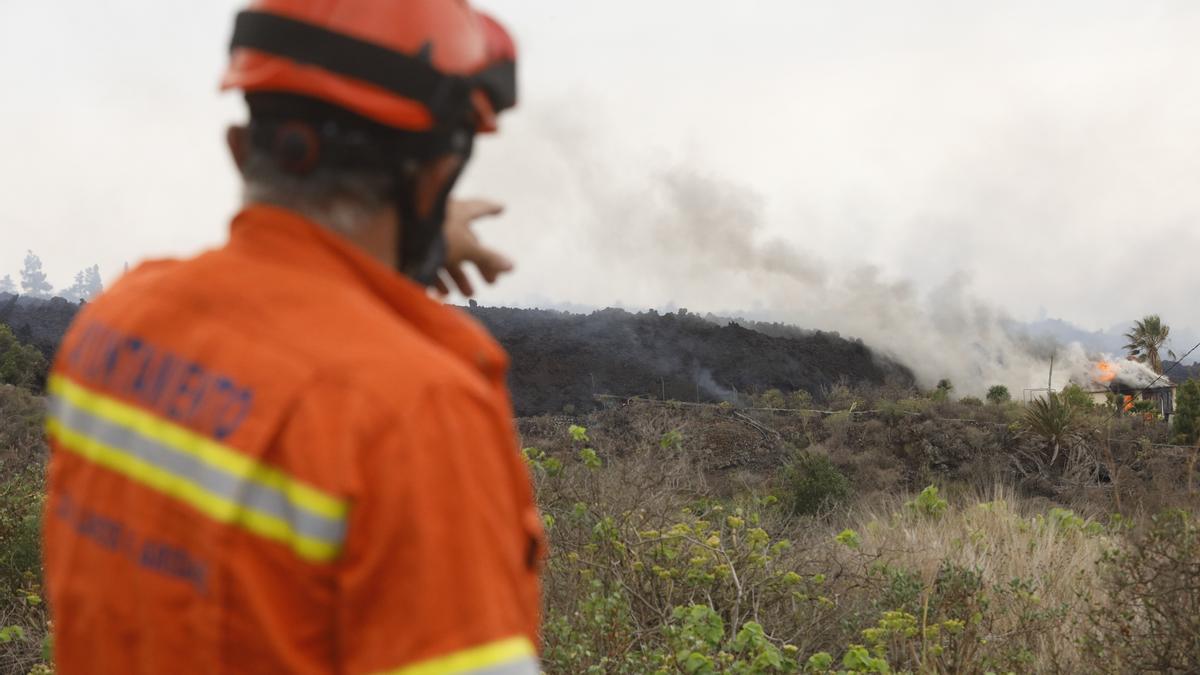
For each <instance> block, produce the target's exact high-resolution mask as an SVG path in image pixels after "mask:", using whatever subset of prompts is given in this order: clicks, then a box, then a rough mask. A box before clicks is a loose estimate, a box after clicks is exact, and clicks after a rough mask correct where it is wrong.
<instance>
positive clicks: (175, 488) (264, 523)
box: [46, 418, 338, 562]
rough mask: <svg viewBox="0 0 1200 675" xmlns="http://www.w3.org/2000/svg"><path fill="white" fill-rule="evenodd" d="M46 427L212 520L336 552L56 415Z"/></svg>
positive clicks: (311, 549) (68, 445)
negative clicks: (64, 422) (75, 428)
mask: <svg viewBox="0 0 1200 675" xmlns="http://www.w3.org/2000/svg"><path fill="white" fill-rule="evenodd" d="M46 429H47V431H49V433H50V434H51V435H52V436H54V437H55V438H56V439H58V440H59V442H60V443H62V447H63V448H64V449H66V450H68V451H70V452H73V453H75V454H77V455H80V456H81V457H84V458H85V459H88V460H90V461H92V462H94V463H96V464H99V465H100V466H103V467H105V468H108V469H110V470H112V471H115V472H117V473H119V474H121V475H123V476H126V477H127V478H130V479H132V480H134V481H136V482H138V483H141V484H143V485H146V486H148V487H150V488H153V489H155V490H157V491H159V492H162V493H163V494H166V495H168V496H170V497H174V498H175V499H178V500H180V501H182V502H184V503H186V504H188V505H190V506H192V507H193V508H195V509H196V510H198V511H200V512H201V513H203V514H205V515H207V516H208V517H210V518H212V519H213V520H216V521H218V522H221V523H228V524H236V525H239V526H241V527H244V528H245V529H247V530H249V531H251V532H253V533H255V534H257V535H259V536H262V537H265V538H267V539H272V540H275V541H280V542H283V543H285V544H288V545H289V546H291V547H292V550H294V551H295V552H296V554H297V555H299V556H301V557H303V558H306V559H308V560H313V561H317V562H321V561H326V560H330V559H332V558H334V557H335V556H336V555H337V553H338V546H337V545H336V544H331V543H329V542H325V541H322V540H320V539H315V538H312V537H306V536H304V535H301V534H299V533H297V532H295V531H293V529H292V527H291V525H289V524H288V523H287V522H286V521H284V520H282V519H280V518H277V517H275V516H272V515H270V514H266V513H261V512H259V511H256V510H253V509H249V508H246V507H245V506H242V505H240V504H237V503H234V502H231V501H229V500H227V499H223V498H221V497H218V496H215V495H213V494H211V493H209V492H206V491H205V490H204V489H203V488H201V487H200V486H198V485H196V484H195V483H192V482H191V481H189V480H187V479H186V478H184V477H181V476H177V475H175V474H173V473H170V472H169V471H165V470H163V469H160V468H159V467H157V466H154V465H153V464H148V463H146V462H144V461H142V460H140V459H138V458H137V457H133V456H130V455H129V454H127V453H125V452H123V451H122V450H121V449H119V448H114V447H111V446H109V445H107V444H105V443H102V442H100V441H98V440H95V439H93V438H89V437H87V436H85V435H83V434H81V433H78V432H76V431H73V430H71V429H68V428H66V427H65V426H63V425H62V424H61V423H59V421H58V420H56V419H53V418H51V419H49V420H48V421H47V422H46Z"/></svg>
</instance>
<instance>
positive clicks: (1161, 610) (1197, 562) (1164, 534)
mask: <svg viewBox="0 0 1200 675" xmlns="http://www.w3.org/2000/svg"><path fill="white" fill-rule="evenodd" d="M1102 572H1103V579H1104V582H1105V586H1106V588H1105V590H1106V591H1107V597H1101V598H1094V599H1093V604H1092V610H1091V612H1090V613H1089V616H1088V618H1089V627H1088V631H1087V633H1086V635H1085V637H1084V638H1083V644H1084V648H1085V650H1086V653H1087V654H1088V656H1089V657H1090V658H1091V665H1092V667H1093V669H1094V670H1093V671H1092V672H1108V673H1127V672H1135V671H1136V672H1157V673H1197V672H1200V518H1198V517H1197V516H1196V515H1195V514H1192V513H1190V512H1188V511H1184V510H1171V511H1165V512H1163V513H1160V514H1158V515H1157V516H1155V517H1154V518H1153V520H1152V523H1151V525H1150V527H1149V528H1147V529H1146V530H1145V531H1144V532H1142V533H1140V534H1135V535H1134V536H1133V537H1132V539H1131V540H1130V541H1129V542H1128V543H1127V544H1126V545H1124V546H1121V547H1119V548H1115V549H1113V550H1111V551H1110V552H1109V553H1108V554H1106V555H1105V558H1104V560H1103V564H1102Z"/></svg>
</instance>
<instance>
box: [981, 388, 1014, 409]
mask: <svg viewBox="0 0 1200 675" xmlns="http://www.w3.org/2000/svg"><path fill="white" fill-rule="evenodd" d="M1011 400H1012V395H1011V394H1009V393H1008V387H1006V386H1004V385H1002V384H997V385H994V386H993V387H992V388H991V389H988V392H987V401H988V403H992V404H995V405H1000V404H1001V403H1008V402H1009V401H1011Z"/></svg>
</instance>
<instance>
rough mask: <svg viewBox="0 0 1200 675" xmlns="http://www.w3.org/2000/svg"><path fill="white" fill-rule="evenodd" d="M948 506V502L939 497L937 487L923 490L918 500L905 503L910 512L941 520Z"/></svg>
mask: <svg viewBox="0 0 1200 675" xmlns="http://www.w3.org/2000/svg"><path fill="white" fill-rule="evenodd" d="M948 506H949V504H948V503H947V502H946V500H945V499H942V498H941V497H939V496H938V489H937V486H936V485H930V486H929V487H927V488H925V489H924V490H921V494H919V495H917V498H916V499H913V500H911V501H908V502H905V503H904V507H905V508H907V509H908V510H909V511H911V512H912V513H915V514H917V515H919V516H923V517H925V518H941V517H942V516H943V515H944V514H945V513H946V509H947V508H948Z"/></svg>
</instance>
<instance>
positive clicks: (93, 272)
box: [80, 265, 104, 300]
mask: <svg viewBox="0 0 1200 675" xmlns="http://www.w3.org/2000/svg"><path fill="white" fill-rule="evenodd" d="M82 291H83V292H82V294H81V297H80V300H92V299H93V298H95V297H96V296H97V295H100V293H102V292H103V291H104V282H103V281H102V280H101V279H100V266H99V265H92V266H91V267H89V268H87V269H86V270H84V273H83V288H82Z"/></svg>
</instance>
